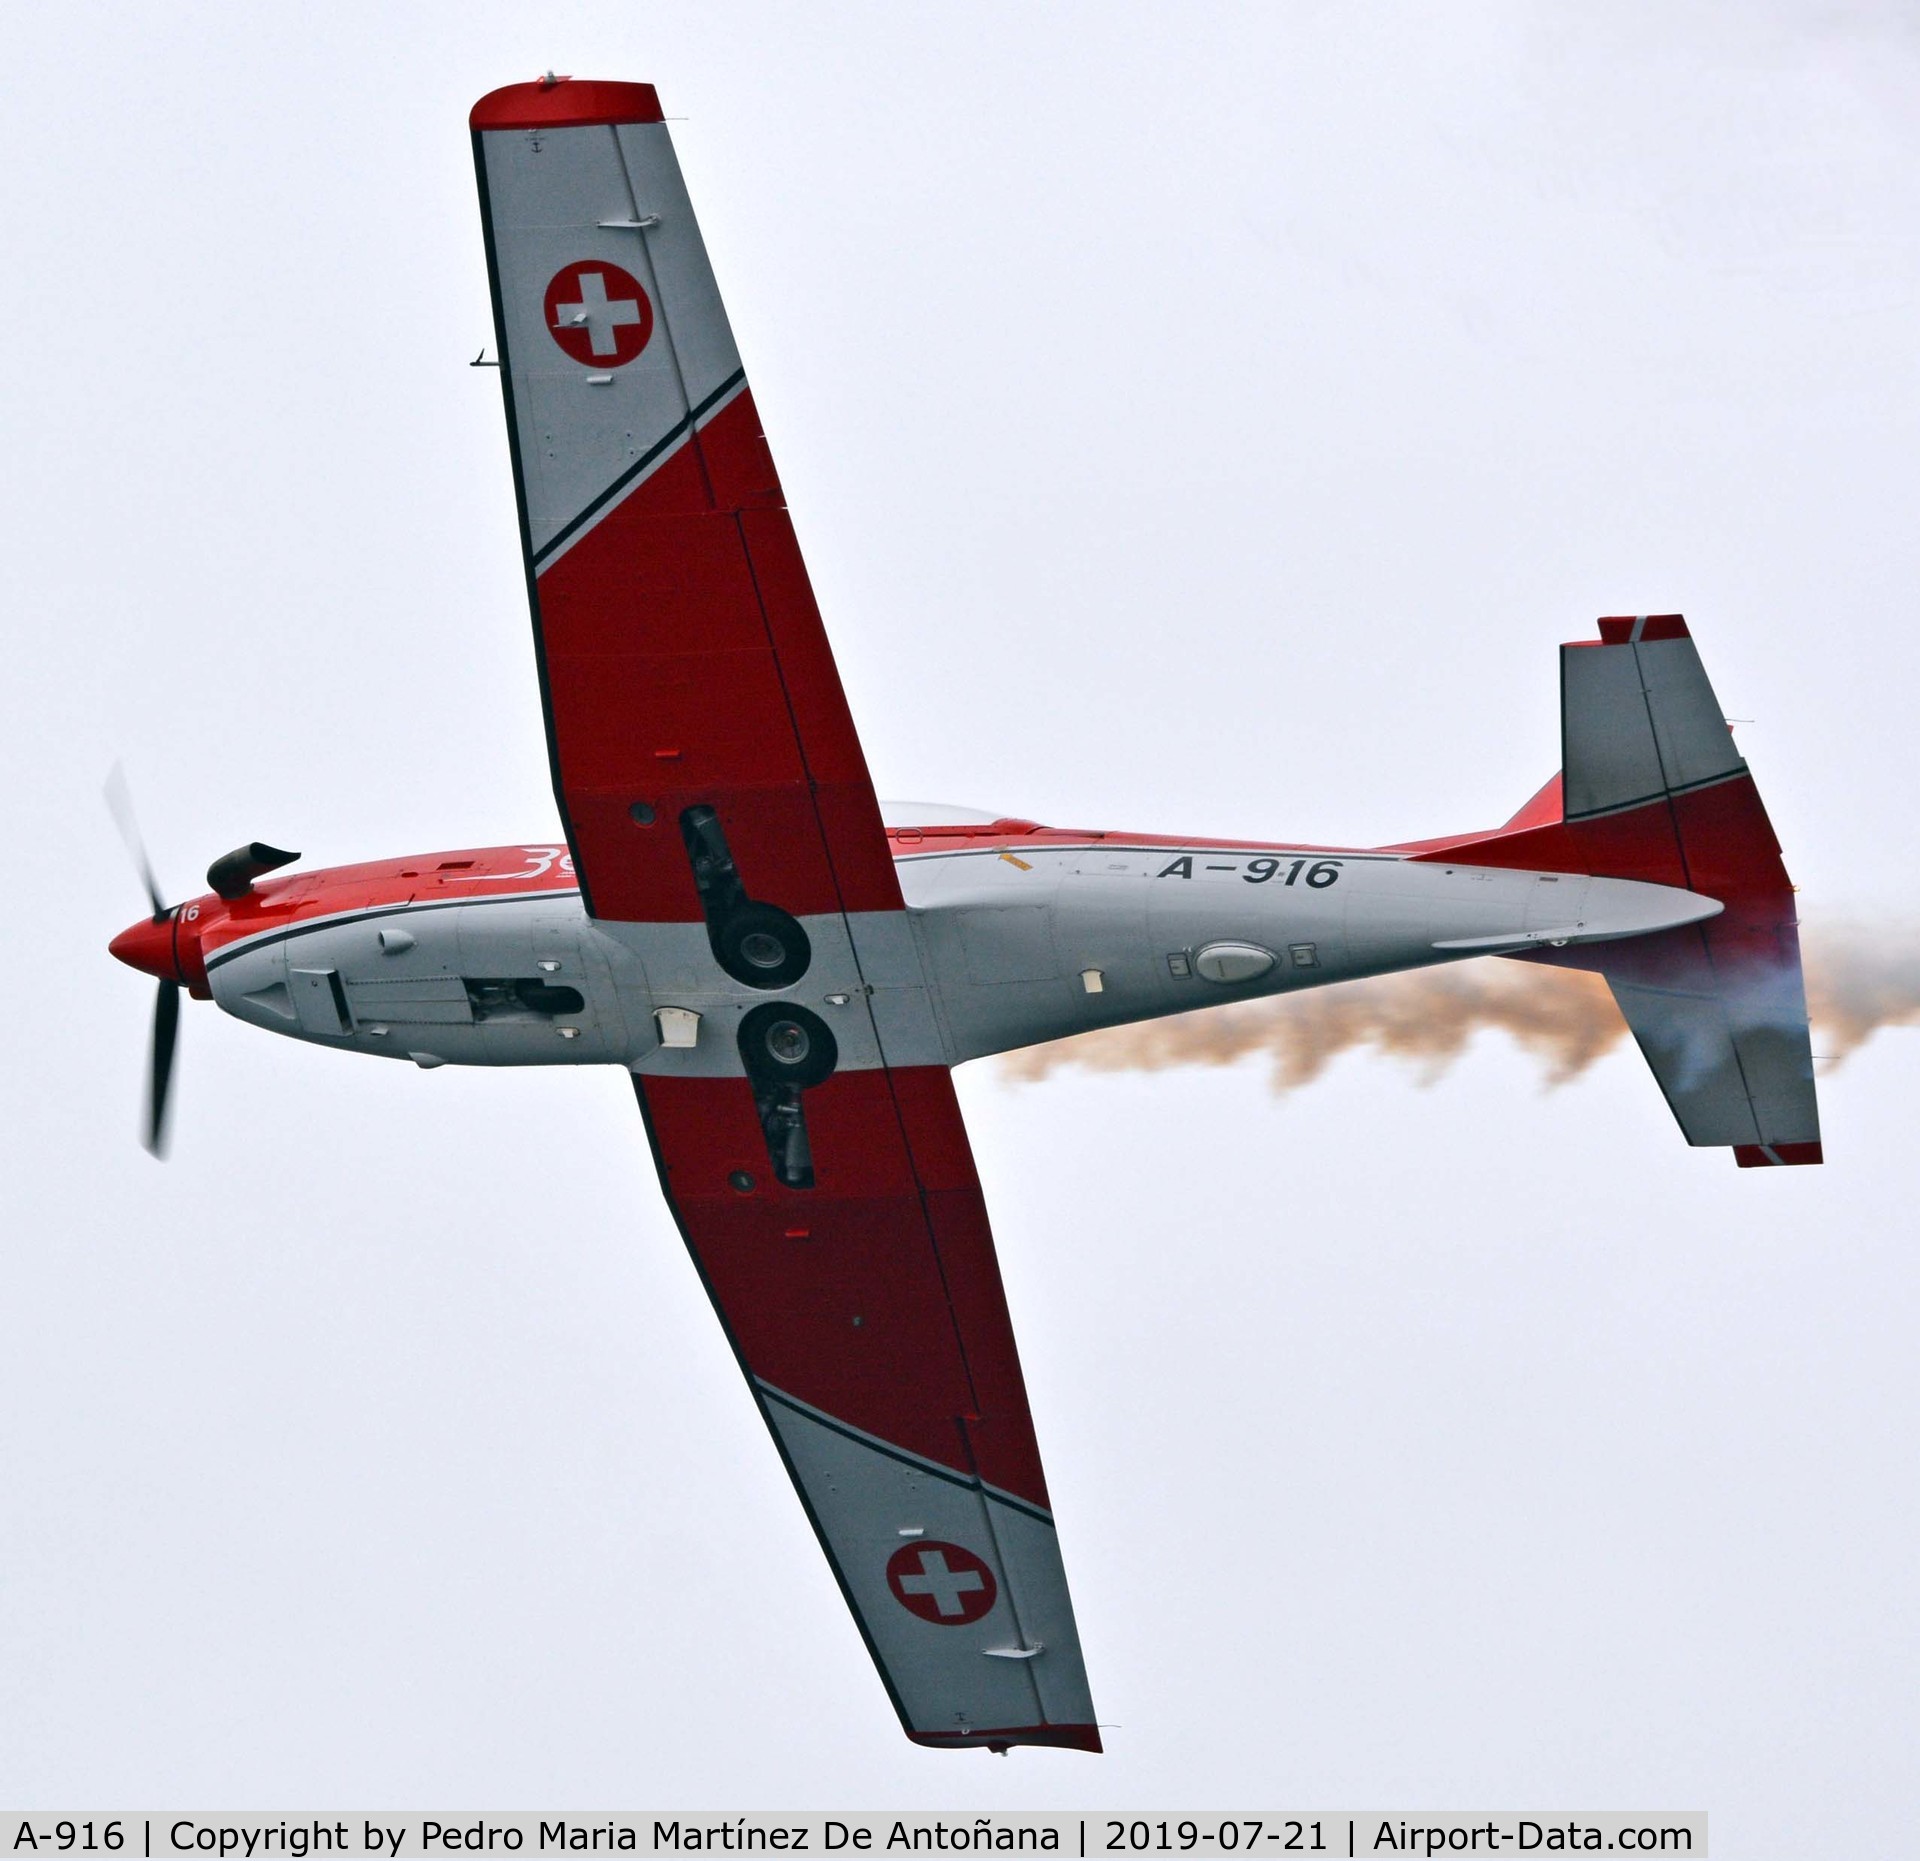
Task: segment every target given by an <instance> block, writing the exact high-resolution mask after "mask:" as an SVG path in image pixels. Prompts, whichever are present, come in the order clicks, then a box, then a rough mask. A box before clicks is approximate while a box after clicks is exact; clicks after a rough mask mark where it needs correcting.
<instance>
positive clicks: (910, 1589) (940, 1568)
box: [899, 1551, 986, 1615]
mask: <svg viewBox="0 0 1920 1861" xmlns="http://www.w3.org/2000/svg"><path fill="white" fill-rule="evenodd" d="M899 1581H900V1587H901V1588H902V1589H903V1590H905V1591H906V1592H907V1594H908V1595H909V1596H931V1597H932V1598H933V1606H934V1607H935V1608H936V1609H938V1610H939V1611H940V1613H941V1614H942V1615H965V1614H966V1613H967V1609H966V1605H965V1604H964V1603H963V1602H962V1601H961V1600H960V1598H961V1597H962V1596H965V1595H966V1594H968V1592H969V1591H972V1590H980V1589H985V1588H986V1579H985V1578H984V1577H982V1576H981V1574H980V1573H979V1571H977V1570H949V1569H948V1568H947V1560H946V1555H945V1553H944V1552H940V1551H922V1552H921V1553H920V1574H919V1575H918V1576H917V1577H915V1576H907V1575H902V1576H901V1578H900V1580H899Z"/></svg>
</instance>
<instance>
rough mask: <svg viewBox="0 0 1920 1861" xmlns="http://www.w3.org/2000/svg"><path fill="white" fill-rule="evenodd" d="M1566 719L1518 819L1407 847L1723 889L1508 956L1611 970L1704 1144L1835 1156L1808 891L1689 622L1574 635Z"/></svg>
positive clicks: (1799, 1157)
mask: <svg viewBox="0 0 1920 1861" xmlns="http://www.w3.org/2000/svg"><path fill="white" fill-rule="evenodd" d="M1560 731H1561V751H1562V762H1563V767H1562V770H1561V774H1560V776H1559V778H1558V779H1557V781H1556V782H1550V783H1548V784H1547V786H1546V787H1545V788H1543V789H1542V790H1541V791H1540V793H1539V794H1537V795H1536V796H1534V798H1533V799H1532V800H1531V801H1529V802H1528V803H1527V805H1526V806H1525V807H1524V808H1523V809H1521V811H1520V812H1519V813H1518V814H1517V815H1515V816H1514V818H1513V819H1512V820H1511V821H1509V822H1508V823H1507V825H1506V826H1505V827H1503V828H1500V829H1498V830H1496V831H1495V832H1493V833H1490V834H1479V835H1467V836H1461V837H1457V838H1452V839H1448V840H1441V841H1427V842H1422V843H1419V844H1418V845H1416V846H1414V847H1411V848H1409V849H1408V850H1409V851H1410V852H1411V854H1412V856H1413V857H1414V858H1416V859H1425V860H1447V861H1461V862H1466V861H1471V862H1473V863H1474V864H1476V865H1483V866H1503V867H1519V868H1523V869H1532V870H1535V871H1541V872H1569V873H1587V874H1591V875H1593V876H1594V877H1596V878H1598V877H1608V878H1616V879H1637V880H1640V881H1643V882H1646V883H1650V884H1654V885H1661V886H1674V887H1678V888H1680V889H1681V890H1683V891H1687V892H1692V893H1695V894H1697V895H1699V896H1700V897H1702V898H1706V899H1718V900H1719V901H1720V903H1721V904H1722V905H1723V906H1724V907H1725V909H1724V910H1723V911H1722V912H1721V913H1720V914H1719V915H1718V916H1715V917H1710V918H1707V919H1704V920H1703V921H1701V922H1700V923H1697V924H1688V925H1682V926H1676V927H1674V928H1670V929H1661V930H1656V931H1653V932H1652V933H1651V934H1650V935H1638V936H1635V935H1627V936H1622V937H1620V938H1619V939H1618V940H1617V941H1613V942H1606V943H1590V944H1587V945H1585V946H1569V947H1567V948H1564V949H1552V948H1549V949H1531V950H1509V951H1507V952H1504V954H1508V955H1512V956H1516V957H1519V958H1521V959H1522V960H1524V961H1529V962H1540V963H1552V964H1555V965H1558V966H1560V967H1563V968H1570V969H1587V970H1594V971H1597V972H1598V973H1599V974H1601V975H1603V976H1605V977H1606V979H1607V984H1608V987H1609V988H1611V989H1612V991H1613V998H1614V1000H1615V1001H1616V1002H1618V1003H1619V1005H1620V1012H1621V1013H1622V1014H1623V1015H1624V1016H1625V1017H1626V1021H1627V1025H1628V1027H1629V1028H1631V1029H1632V1031H1633V1037H1634V1039H1635V1040H1636V1041H1638V1042H1639V1044H1640V1051H1641V1052H1642V1053H1644V1054H1645V1055H1646V1057H1647V1064H1648V1065H1649V1066H1650V1067H1652V1069H1653V1075H1654V1078H1655V1079H1656V1080H1658V1081H1659V1084H1660V1089H1661V1090H1662V1091H1663V1092H1664V1093H1665V1094H1666V1098H1667V1103H1668V1104H1669V1105H1670V1106H1671V1107H1672V1108H1673V1115H1674V1117H1675V1119H1676V1120H1678V1122H1679V1125H1680V1129H1681V1131H1682V1132H1683V1133H1684V1134H1685V1136H1686V1139H1687V1142H1688V1143H1690V1144H1710V1145H1726V1146H1730V1147H1732V1149H1733V1151H1734V1153H1735V1158H1736V1160H1737V1161H1738V1162H1739V1163H1740V1165H1741V1166H1742V1167H1743V1168H1753V1167H1756V1166H1766V1165H1773V1164H1783V1163H1818V1162H1820V1161H1821V1152H1820V1116H1819V1109H1818V1106H1817V1104H1816V1102H1815V1094H1814V1083H1813V1055H1812V1043H1811V1041H1810V1038H1809V1035H1808V1030H1807V1002H1806V989H1805V985H1804V983H1803V981H1802V979H1801V973H1800V941H1799V930H1798V922H1799V920H1798V917H1797V915H1796V913H1795V909H1794V895H1793V886H1792V885H1791V883H1790V882H1789V881H1788V878H1787V873H1786V868H1785V867H1784V866H1783V865H1782V864H1781V860H1780V844H1779V842H1778V841H1777V840H1776V839H1775V838H1774V834H1773V827H1772V825H1771V823H1770V822H1769V821H1768V819H1767V811H1766V808H1765V807H1764V806H1763V805H1762V803H1761V800H1760V793H1759V790H1758V789H1757V788H1755V786H1754V782H1753V777H1752V775H1751V774H1750V773H1749V771H1748V769H1747V765H1746V763H1745V761H1744V760H1742V758H1741V756H1740V754H1739V752H1738V751H1737V750H1736V749H1735V747H1734V742H1733V733H1732V731H1731V730H1730V729H1729V727H1728V725H1727V721H1726V718H1725V716H1724V714H1723V713H1722V711H1721V708H1720V701H1719V699H1718V698H1717V697H1715V695H1714V691H1713V686H1712V685H1711V683H1710V682H1709V681H1708V679H1707V675H1706V671H1705V668H1704V667H1703V666H1702V665H1701V663H1700V655H1699V652H1698V651H1697V650H1696V648H1695V646H1694V643H1693V639H1692V636H1691V635H1690V634H1689V633H1688V631H1687V624H1686V622H1685V621H1684V620H1683V619H1682V618H1681V617H1680V616H1679V615H1678V614H1654V615H1640V616H1638V617H1633V618H1626V617H1622V618H1618V619H1610V620H1603V621H1601V623H1600V638H1599V639H1598V640H1586V641H1581V642H1579V643H1578V644H1576V645H1571V646H1564V647H1562V648H1561V650H1560ZM1556 804H1557V805H1556Z"/></svg>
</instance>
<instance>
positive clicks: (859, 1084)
mask: <svg viewBox="0 0 1920 1861" xmlns="http://www.w3.org/2000/svg"><path fill="white" fill-rule="evenodd" d="M472 121H473V130H474V150H475V160H476V164H477V168H478V172H479V179H480V193H481V208H482V213H483V216H484V218H485V221H486V227H487V255H488V265H489V270H490V273H491V277H492V282H493V292H494V316H495V327H496V330H497V332H498V336H499V343H500V361H501V380H502V385H503V387H504V389H505V392H506V398H507V416H508V432H509V434H510V436H511V439H512V442H513V449H514V474H515V485H516V489H517V491H518V495H519V504H520V518H521V529H522V540H523V543H524V546H525V551H526V561H527V576H528V585H529V591H530V593H531V596H532V603H533V614H534V630H535V638H536V642H537V645H538V649H539V655H540V668H541V689H542V696H543V699H544V703H545V709H546V718H547V734H548V747H549V751H550V754H551V757H552V762H553V771H554V791H555V794H556V796H557V798H558V800H559V803H560V807H561V811H562V817H563V819H564V821H565V823H566V830H567V838H568V842H569V844H570V846H571V848H572V852H573V857H574V862H575V866H576V869H577V871H578V874H579V877H580V881H581V891H582V896H583V898H584V899H585V901H586V905H587V909H588V911H589V912H590V913H591V914H592V915H593V917H594V918H595V920H596V921H597V922H598V923H599V924H600V925H601V926H602V928H603V929H606V930H607V931H609V932H610V933H612V934H614V935H615V936H618V937H620V938H621V939H622V940H623V941H624V942H626V943H627V944H628V945H629V947H630V948H632V949H634V950H635V951H636V952H637V953H638V954H639V955H640V957H641V959H642V960H643V961H644V962H645V964H646V966H647V974H648V978H649V981H650V982H651V983H652V984H653V986H654V988H655V990H656V993H659V992H660V991H662V990H666V991H671V993H669V994H665V995H662V996H661V999H662V1001H663V1002H664V1001H673V1002H677V1003H681V1004H684V1006H682V1007H679V1008H677V1009H674V1010H671V1011H670V1013H672V1014H673V1015H674V1016H675V1017H676V1018H675V1020H674V1022H673V1029H674V1032H675V1035H676V1037H677V1038H678V1039H681V1040H686V1039H691V1042H692V1044H691V1045H685V1046H676V1047H673V1048H666V1047H663V1048H662V1050H661V1051H660V1052H659V1053H657V1054H655V1055H653V1056H652V1057H651V1058H649V1059H647V1060H646V1061H645V1062H644V1067H645V1070H644V1072H637V1073H636V1074H635V1078H634V1084H635V1088H636V1090H637V1092H638V1094H639V1098H640V1104H641V1108H642V1111H643V1112H644V1114H645V1117H646V1122H647V1129H648V1133H649V1136H650V1138H651V1140H652V1143H653V1149H654V1158H655V1162H656V1163H657V1165H658V1167H659V1171H660V1180H661V1183H662V1185H663V1186H664V1188H665V1190H666V1194H667V1199H668V1201H669V1203H670V1204H671V1206H672V1208H673V1211H674V1215H675V1217H676V1219H677V1220H678V1222H679V1224H680V1229H681V1232H682V1234H683V1235H684V1236H685V1238H686V1242H687V1246H688V1249H689V1251H690V1252H691V1253H692V1255H693V1257H694V1260H695V1263H696V1264H697V1266H698V1268H699V1270H700V1273H701V1276H702V1279H703V1281H704V1282H705V1284H706V1287H707V1290H708V1292H709V1293H710V1295H711V1296H712V1298H713V1302H714V1306H715V1309H716V1310H717V1311H718V1313H719V1315H720V1319H721V1322H722V1324H723V1325H724V1326H725V1327H726V1330H727V1335H728V1338H729V1340H730V1341H731V1343H732V1344H733V1347H734V1350H735V1353H736V1354H737V1356H738V1357H739V1360H740V1364H741V1368H742V1369H743V1370H744V1371H745V1373H746V1376H747V1379H748V1383H749V1386H750V1387H751V1389H752V1391H753V1394H754V1398H755V1400H756V1401H757V1402H758V1404H759V1405H760V1409H761V1413H762V1414H763V1416H764V1417H765V1418H766V1421H767V1425H768V1427H769V1428H770V1429H771V1430H772V1433H773V1436H774V1439H775V1441H776V1442H777V1443H778V1445H779V1448H780V1451H781V1454H782V1456H783V1457H784V1459H785V1461H786V1465H787V1469H788V1471H789V1473H790V1474H791V1475H792V1476H793V1481H794V1484H795V1486H796V1487H797V1488H798V1489H799V1493H800V1497H801V1499H802V1501H803V1503H804V1504H805V1505H806V1508H807V1512H808V1516H809V1517H810V1518H811V1520H812V1522H813V1525H814V1528H815V1530H816V1531H817V1533H818V1534H819V1537H820V1541H821V1544H822V1546H823V1547H824V1549H825V1550H826V1553H827V1556H828V1559H829V1560H830V1562H831V1564H832V1566H833V1569H834V1572H835V1574H836V1576H837V1577H838V1578H839V1581H840V1585H841V1588H842V1590H843V1592H844V1593H845V1595H846V1598H847V1601H848V1604H849V1606H850V1607H851V1608H852V1610H853V1613H854V1616H855V1619H856V1620H857V1621H858V1622H859V1624H860V1627H861V1632H862V1633H863V1634H864V1636H865V1637H866V1640H867V1645H868V1648H869V1650H870V1651H871V1652H872V1654H873V1657H874V1660H875V1662H876V1664H877V1665H878V1667H879V1670H880V1674H881V1677H882V1679H883V1681H884V1682H885V1684H886V1686H887V1689H888V1692H889V1694H890V1696H891V1697H892V1699H893V1701H894V1704H895V1707H896V1708H897V1709H898V1711H899V1713H900V1717H901V1721H902V1723H903V1725H904V1726H905V1727H906V1729H907V1732H908V1734H909V1736H911V1737H913V1738H914V1739H916V1740H918V1741H919V1742H921V1743H923V1744H931V1745H990V1746H1006V1745H1010V1744H1049V1745H1068V1746H1074V1747H1078V1748H1080V1749H1084V1750H1093V1751H1097V1750H1098V1749H1099V1748H1100V1739H1099V1733H1098V1732H1097V1731H1096V1730H1095V1728H1094V1724H1093V1707H1092V1702H1091V1700H1090V1698H1089V1696H1088V1691H1087V1681H1086V1673H1085V1669H1084V1667H1083V1665H1082V1662H1081V1658H1080V1645H1079V1637H1078V1633H1077V1631H1076V1629H1075V1627H1074V1621H1073V1609H1072V1604H1071V1601H1070V1599H1069V1597H1068V1594H1067V1586H1066V1575H1065V1571H1064V1569H1063V1567H1062V1565H1061V1561H1060V1552H1059V1547H1058V1544H1057V1542H1056V1539H1055V1536H1054V1529H1053V1521H1052V1516H1051V1513H1050V1511H1049V1509H1048V1502H1047V1493H1046V1486H1045V1482H1044V1480H1043V1478H1042V1476H1041V1471H1040V1455H1039V1448H1038V1445H1037V1443H1036V1441H1035V1439H1034V1433H1033V1423H1032V1418H1031V1416H1030V1414H1029V1412H1028V1407H1027V1398H1026V1391H1025V1388H1024V1385H1023V1383H1022V1381H1021V1376H1020V1365H1019V1358H1018V1354H1017V1352H1016V1351H1015V1348H1014V1341H1013V1328H1012V1323H1011V1320H1010V1319H1009V1317H1008V1314H1007V1307H1006V1298H1005V1295H1004V1293H1003V1291H1002V1289H1001V1284H1000V1275H999V1269H998V1266H997V1264H996V1262H995V1259H994V1252H993V1241H992V1236H991V1233H990V1231H989V1229H988V1226H987V1218H986V1209H985V1205H984V1203H983V1202H982V1199H981V1195H980V1185H979V1181H978V1178H977V1177H976V1175H975V1173H974V1168H973V1159H972V1156H971V1153H970V1151H969V1149H968V1145H967V1139H966V1132H965V1129H964V1127H963V1125H962V1123H961V1119H960V1112H959V1106H958V1103H957V1102H956V1100H955V1098H954V1095H953V1087H952V1081H951V1078H950V1076H949V1074H948V1071H947V1068H946V1066H945V1065H944V1064H943V1063H941V1062H942V1056H943V1053H944V1048H943V1047H942V1045H941V1042H940V1038H939V1035H938V1031H937V1029H936V1028H935V1026H934V1023H933V1020H932V1011H931V1008H930V1006H929V1003H928V1000H927V990H926V988H925V985H924V980H923V978H921V976H920V974H919V968H918V959H917V956H916V955H915V954H914V944H913V939H912V937H911V934H910V933H909V931H908V929H907V924H906V913H905V907H904V903H903V900H902V898H901V894H900V886H899V881H898V880H897V878H896V877H895V875H894V868H893V860H892V855H891V852H890V850H889V848H888V845H887V839H886V834H885V830H884V829H883V828H882V826H881V824H880V813H879V806H878V804H877V802H876V801H875V799H874V795H873V787H872V784H871V782H870V780H869V778H868V775H867V770H866V763H865V759H864V757H863V756H862V754H861V750H860V744H859V740H858V738H857V737H856V735H855V733H854V728H853V722H852V718H851V716H850V715H849V713H848V710H847V705H846V699H845V697H844V696H843V694H842V692H841V689H840V682H839V678H838V675H837V674H836V672H835V670H834V665H833V657H832V653H831V651H830V650H829V648H828V645H827V639H826V634H825V630H824V629H823V627H822V626H821V623H820V616H819V612H818V610H817V608H816V607H815V604H814V599H813V594H812V590H811V588H810V587H809V585H808V581H807V575H806V570H805V567H804V565H803V564H802V562H801V559H800V552H799V547H798V544H797V543H796V542H795V540H794V535H793V526H792V523H791V521H790V520H789V518H788V516H787V511H786V507H785V504H784V502H783V500H782V498H781V494H780V488H779V482H778V480H777V479H776V477H775V475H774V470H773V462H772V459H771V457H770V456H769V454H768V452H767V448H766V443H765V441H764V439H763V438H762V436H761V432H760V425H759V419H758V416H757V415H756V414H755V412H754V408H753V401H752V398H751V396H750V394H749V393H748V391H747V387H746V381H745V377H744V375H743V374H742V371H741V368H740V361H739V357H738V355H737V354H736V353H735V350H734V347H733V338H732V335H731V333H730V331H729V330H728V327H727V320H726V314H725V311H724V310H723V309H722V307H721V303H720V296H719V292H718V290H717V288H716V287H715V285H714V281H713V274H712V271H711V269H710V268H709V266H708V263H707V258H706V251H705V248H704V246H703V245H702V243H701V239H700V232H699V228H698V227H697V226H696V224H695V223H694V218H693V212H692V208H691V205H690V204H689V202H688V200H687V195H686V189H685V187H684V185H683V183H682V181H681V178H680V171H679V167H678V165H677V163H676V162H675V160H674V155H673V148H672V144H671V142H670V141H669V139H668V135H667V130H666V126H665V124H664V123H663V121H662V120H661V114H660V106H659V101H658V99H657V98H656V96H655V95H654V92H653V90H652V88H651V86H648V85H637V84H585V83H576V82H572V81H569V80H553V81H550V82H546V83H542V84H522V85H516V86H513V87H511V88H509V89H507V90H502V91H496V92H494V93H493V94H492V95H491V96H489V97H486V98H483V99H482V100H481V102H480V103H479V104H478V105H476V106H475V109H474V112H473V119H472ZM829 1021H830V1022H831V1025H829Z"/></svg>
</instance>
